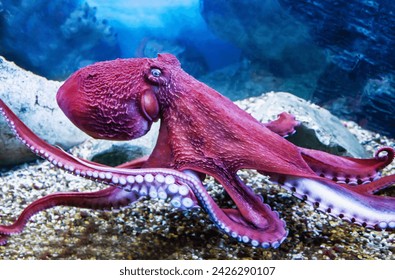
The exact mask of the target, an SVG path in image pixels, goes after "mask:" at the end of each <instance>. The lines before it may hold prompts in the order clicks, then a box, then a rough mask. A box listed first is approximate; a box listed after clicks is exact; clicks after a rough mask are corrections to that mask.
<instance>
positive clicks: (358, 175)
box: [299, 147, 394, 185]
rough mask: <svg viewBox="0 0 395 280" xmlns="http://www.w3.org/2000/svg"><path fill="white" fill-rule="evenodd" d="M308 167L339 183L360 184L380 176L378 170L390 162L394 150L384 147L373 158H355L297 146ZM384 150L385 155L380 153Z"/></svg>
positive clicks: (319, 174)
mask: <svg viewBox="0 0 395 280" xmlns="http://www.w3.org/2000/svg"><path fill="white" fill-rule="evenodd" d="M299 149H300V151H301V155H302V157H303V159H304V160H305V161H306V163H307V164H308V165H309V167H310V168H311V169H312V170H313V171H314V172H315V173H316V174H317V175H318V176H321V177H325V178H328V179H331V180H333V181H335V182H337V183H339V184H349V185H361V184H365V183H370V182H372V181H375V180H377V179H378V178H380V173H379V171H380V170H381V169H383V168H384V167H386V166H387V165H388V164H390V163H391V162H392V160H393V158H394V150H393V149H392V148H390V147H384V148H381V149H380V150H378V151H377V152H376V154H375V156H374V158H370V159H356V158H351V157H342V156H336V155H332V154H328V153H325V152H322V151H317V150H310V149H306V148H299ZM384 152H386V153H387V154H386V155H382V154H383V153H384Z"/></svg>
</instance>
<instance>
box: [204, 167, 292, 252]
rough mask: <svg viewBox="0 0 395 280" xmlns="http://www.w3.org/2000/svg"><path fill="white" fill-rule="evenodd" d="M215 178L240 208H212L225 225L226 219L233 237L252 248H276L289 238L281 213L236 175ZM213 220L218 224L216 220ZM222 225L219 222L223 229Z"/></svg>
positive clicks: (216, 176)
mask: <svg viewBox="0 0 395 280" xmlns="http://www.w3.org/2000/svg"><path fill="white" fill-rule="evenodd" d="M220 174H221V173H220ZM213 176H214V177H215V178H216V179H217V180H218V181H219V183H220V184H221V185H222V186H223V187H224V188H225V190H226V191H227V193H228V194H229V195H230V197H231V198H232V200H233V201H234V203H235V204H236V206H237V208H236V209H221V208H219V207H218V205H216V204H215V205H212V206H211V208H212V210H211V211H210V212H212V214H211V215H214V217H217V216H218V217H221V219H220V221H221V222H222V223H225V222H224V221H225V220H224V217H225V216H226V217H227V220H226V221H227V222H226V224H227V226H226V229H224V230H225V232H226V231H227V230H229V232H230V235H231V236H232V237H234V238H237V239H238V240H239V241H243V242H245V243H250V244H251V245H253V246H261V247H263V248H269V247H272V248H277V247H278V246H279V245H280V244H281V243H282V242H283V241H284V240H285V238H286V237H287V235H288V231H287V230H286V228H285V222H284V221H283V220H281V219H280V218H279V213H278V212H277V211H274V210H272V209H271V207H270V206H269V205H268V204H266V203H264V202H263V201H262V197H260V196H258V195H256V194H255V193H254V191H253V190H252V189H251V188H249V187H247V186H246V185H245V184H244V183H243V182H242V181H241V180H240V178H239V177H238V176H237V175H234V176H231V175H229V176H225V175H224V174H222V175H218V174H217V175H213ZM213 207H214V208H213ZM224 215H225V216H224ZM213 220H214V221H216V219H215V218H213ZM221 222H217V223H219V227H220V228H221V229H222V228H223V226H222V224H221Z"/></svg>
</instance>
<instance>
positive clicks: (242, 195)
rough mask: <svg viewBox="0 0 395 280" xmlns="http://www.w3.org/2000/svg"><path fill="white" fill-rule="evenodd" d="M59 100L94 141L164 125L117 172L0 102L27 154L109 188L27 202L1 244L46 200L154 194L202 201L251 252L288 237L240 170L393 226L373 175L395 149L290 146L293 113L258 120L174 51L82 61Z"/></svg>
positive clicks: (327, 208) (319, 205)
mask: <svg viewBox="0 0 395 280" xmlns="http://www.w3.org/2000/svg"><path fill="white" fill-rule="evenodd" d="M56 99H57V102H58V104H59V106H60V108H61V109H62V110H63V112H64V113H65V115H66V116H67V117H68V118H69V119H70V120H71V121H72V122H73V123H74V124H75V125H76V126H77V127H78V128H80V129H81V130H83V131H84V132H86V133H87V134H88V135H90V136H92V137H93V138H97V139H109V140H131V139H135V138H138V137H141V136H142V135H144V134H146V133H147V132H148V131H149V130H150V128H151V125H152V123H153V122H156V121H159V120H160V128H159V135H158V140H157V143H156V145H155V147H154V149H153V151H152V153H151V154H150V155H149V156H146V157H143V158H139V159H134V160H132V161H130V162H126V163H124V164H121V165H119V166H116V167H111V166H106V165H103V164H99V163H95V162H92V161H88V160H86V159H81V158H78V157H76V156H74V155H72V154H70V153H68V152H66V151H64V150H63V149H61V148H59V147H57V146H52V145H50V144H48V143H47V142H45V141H44V140H42V139H40V138H39V137H38V136H36V135H35V134H34V133H33V132H32V131H31V130H30V129H29V128H28V127H27V126H26V125H24V124H23V122H22V121H21V120H20V119H19V118H18V117H17V116H16V115H15V114H14V113H13V112H12V111H11V110H10V109H9V107H7V105H6V104H5V103H4V102H3V101H2V100H0V112H1V114H2V116H3V117H4V118H5V119H6V121H7V122H8V124H9V126H10V128H11V129H12V130H13V132H14V133H15V134H16V136H17V137H18V138H20V140H21V141H22V142H23V143H24V144H25V145H26V146H27V147H28V148H30V149H31V151H32V152H34V153H35V154H37V155H38V156H40V157H42V158H44V159H46V160H48V161H50V162H51V163H52V164H53V165H54V166H55V167H57V168H60V169H63V170H65V171H66V172H69V173H71V174H75V175H78V176H82V177H86V178H88V179H91V180H94V181H97V182H101V183H105V184H106V185H108V187H107V188H104V189H101V190H98V191H93V192H78V191H77V192H60V193H53V194H49V195H47V196H44V197H42V198H40V199H38V200H36V201H34V202H32V203H31V204H30V205H28V206H27V207H26V208H25V209H24V210H23V211H22V213H21V214H20V215H19V217H18V218H17V219H16V221H15V222H14V223H12V224H10V225H1V226H0V243H1V244H2V245H4V244H6V241H7V238H9V237H10V235H12V234H17V233H20V232H21V231H22V230H23V228H24V227H25V226H26V224H27V223H28V221H29V218H30V217H31V216H32V215H34V214H35V213H37V212H39V211H42V210H45V209H48V208H51V207H55V206H59V205H62V206H71V207H82V208H90V209H116V208H120V207H124V206H128V205H130V204H132V203H135V202H136V201H139V200H140V199H142V198H151V199H163V200H166V201H169V202H170V205H172V206H174V207H176V208H179V209H180V210H189V209H192V208H198V207H202V208H203V209H205V211H206V212H207V213H208V215H209V216H210V218H211V220H212V222H213V223H214V224H215V225H216V226H217V227H218V229H219V230H220V231H222V232H223V233H224V234H227V235H229V236H230V237H232V238H234V239H236V240H237V241H239V242H242V243H246V244H249V245H251V246H254V247H262V248H278V247H279V246H280V244H281V243H282V242H283V241H284V240H285V239H286V238H287V235H288V230H287V228H286V225H285V222H284V221H283V220H282V219H281V218H280V215H279V212H278V211H276V210H274V209H272V208H271V207H270V206H269V205H268V204H266V203H265V202H264V201H263V199H262V196H261V195H259V194H256V193H255V192H254V190H253V189H252V188H251V187H249V186H247V185H246V184H245V182H243V181H242V180H241V178H240V177H239V175H238V171H239V170H241V169H252V170H256V171H257V172H259V173H261V174H263V175H267V176H268V177H269V179H270V180H271V181H273V182H275V183H278V184H279V185H280V186H282V187H284V188H285V189H287V190H289V191H291V192H292V193H293V194H294V195H295V196H296V197H298V198H301V199H304V200H305V201H307V202H308V203H309V204H311V205H313V206H314V207H315V209H317V210H319V211H322V212H326V213H329V214H330V215H331V216H334V217H339V218H341V219H343V220H345V221H347V222H350V223H354V224H357V225H359V226H362V227H366V228H371V229H374V230H394V229H395V197H391V196H389V195H387V196H386V195H379V194H378V192H379V191H380V190H383V189H386V188H389V187H391V186H392V185H393V184H394V183H395V175H394V174H392V175H388V176H382V175H381V170H382V169H383V168H384V167H386V166H387V165H388V164H390V163H391V162H392V161H393V159H394V154H395V152H394V150H393V149H392V148H390V147H382V148H380V149H379V150H378V151H377V152H376V153H375V155H374V157H372V158H368V159H358V158H352V157H344V156H337V155H332V154H329V153H326V152H323V151H318V150H312V149H307V148H302V147H298V146H295V145H294V144H292V143H291V142H289V141H288V140H287V139H285V137H286V136H288V135H290V134H292V133H294V132H295V128H296V127H297V126H298V125H299V122H298V121H296V120H295V118H294V117H293V116H292V115H291V114H288V113H282V114H280V115H279V116H278V119H276V120H274V121H271V122H268V123H261V122H259V121H257V120H256V119H254V118H253V117H252V116H251V115H250V114H248V113H247V112H245V111H243V110H242V109H240V108H239V107H238V106H236V105H235V104H234V103H233V102H232V101H231V100H229V99H227V98H226V97H224V96H222V95H221V94H220V93H218V92H217V91H215V90H214V89H212V88H210V87H209V86H207V85H205V84H204V83H202V82H199V81H198V80H196V79H195V78H193V77H192V76H190V75H189V74H187V73H186V72H184V71H183V70H182V68H181V65H180V62H179V61H178V60H177V58H176V57H175V56H173V55H171V54H159V55H158V56H157V58H132V59H117V60H113V61H104V62H98V63H95V64H92V65H89V66H86V67H84V68H82V69H80V70H78V71H77V72H75V73H74V74H72V75H71V76H70V77H69V78H68V79H67V80H66V81H65V83H64V84H63V85H62V86H61V87H60V89H59V90H58V93H57V95H56ZM207 175H208V176H212V177H213V178H215V180H216V181H217V182H218V183H219V184H220V185H221V186H222V187H223V188H224V190H225V191H226V192H227V193H228V194H229V197H230V199H231V200H232V201H233V202H234V207H231V208H220V206H219V205H218V203H217V202H216V201H215V200H214V199H213V197H211V196H210V194H209V192H208V190H207V189H206V186H205V185H204V184H203V183H202V182H203V179H204V178H205V176H207Z"/></svg>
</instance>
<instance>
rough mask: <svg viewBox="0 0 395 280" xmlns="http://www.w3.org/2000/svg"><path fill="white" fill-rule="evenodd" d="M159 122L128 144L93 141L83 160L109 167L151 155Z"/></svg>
mask: <svg viewBox="0 0 395 280" xmlns="http://www.w3.org/2000/svg"><path fill="white" fill-rule="evenodd" d="M158 132H159V122H157V123H153V124H152V126H151V130H150V131H149V132H148V133H147V134H146V135H144V136H142V137H140V138H137V139H134V140H132V141H128V142H124V141H123V142H119V141H107V140H94V141H92V142H93V143H92V146H91V148H90V149H88V150H86V153H87V154H86V155H85V156H84V157H85V158H87V159H89V160H92V161H94V162H98V163H102V164H105V165H109V166H117V165H120V164H122V163H124V162H128V161H131V160H133V159H138V158H141V157H143V156H147V155H149V154H151V152H152V150H153V148H154V146H155V143H156V139H157V138H158Z"/></svg>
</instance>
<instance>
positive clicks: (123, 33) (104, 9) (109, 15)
mask: <svg viewBox="0 0 395 280" xmlns="http://www.w3.org/2000/svg"><path fill="white" fill-rule="evenodd" d="M87 2H88V3H89V5H91V6H96V7H99V8H98V10H97V16H98V17H99V18H103V19H106V20H108V21H109V23H110V24H111V26H113V27H114V28H115V29H116V31H117V33H118V38H119V44H120V47H121V50H122V56H123V57H135V56H140V54H139V53H137V51H136V50H138V49H139V47H141V44H144V42H145V41H146V40H148V39H149V38H161V39H162V40H181V41H182V42H187V43H188V44H190V45H191V46H192V47H194V48H196V49H197V50H198V51H199V52H200V53H201V54H202V55H203V56H204V58H205V62H206V63H207V64H208V65H209V70H214V69H218V68H221V67H224V66H225V65H228V64H231V63H235V62H237V61H238V59H239V53H240V51H239V50H238V49H237V48H235V47H234V46H233V45H231V44H230V43H227V42H225V41H224V40H222V39H220V38H218V37H217V36H215V35H214V34H213V33H212V32H211V31H210V29H209V28H208V27H207V25H206V23H205V21H204V19H203V18H202V16H201V14H200V1H199V0H175V1H171V0H163V1H162V0H154V1H127V0H122V1H105V0H89V1H87ZM169 50H171V48H170V49H169ZM158 51H161V49H160V46H158ZM164 51H166V48H165V49H164ZM150 56H153V57H154V56H156V54H154V53H152V54H151V55H150Z"/></svg>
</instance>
